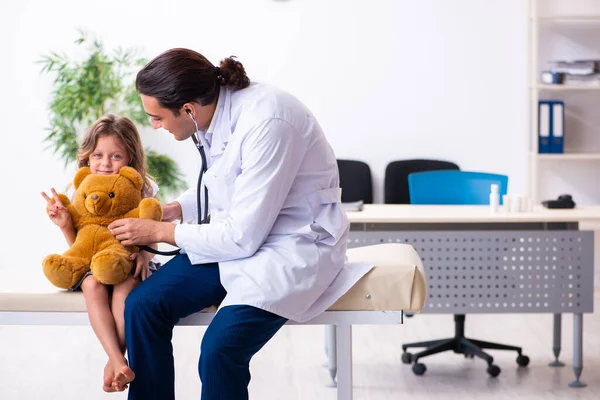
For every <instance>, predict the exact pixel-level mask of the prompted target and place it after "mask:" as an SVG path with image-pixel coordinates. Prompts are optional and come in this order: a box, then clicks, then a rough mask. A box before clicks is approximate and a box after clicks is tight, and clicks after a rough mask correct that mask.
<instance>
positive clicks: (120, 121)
mask: <svg viewBox="0 0 600 400" xmlns="http://www.w3.org/2000/svg"><path fill="white" fill-rule="evenodd" d="M77 162H78V167H79V168H81V167H84V166H88V167H90V169H91V172H92V174H116V173H117V172H118V171H119V169H120V168H121V167H123V166H130V167H133V168H135V169H136V170H137V171H138V172H139V173H140V175H142V176H143V177H144V185H143V188H142V193H143V197H155V196H156V194H157V192H158V186H157V185H156V184H155V183H154V182H153V181H152V180H151V179H150V178H149V177H148V174H147V172H146V158H145V155H144V149H143V147H142V142H141V139H140V135H139V133H138V131H137V129H136V127H135V125H134V124H133V122H131V120H129V119H128V118H125V117H118V116H114V115H111V114H108V115H105V116H103V117H101V118H100V119H99V120H97V121H96V122H94V124H92V126H91V127H90V128H89V130H88V131H87V133H86V135H85V137H84V138H83V142H82V143H81V146H80V148H79V151H78V153H77ZM51 192H52V198H50V197H49V196H48V195H46V193H43V192H42V196H43V197H44V198H45V199H46V201H47V202H48V205H47V208H48V215H49V217H50V219H51V220H52V222H54V223H55V224H56V225H58V227H60V229H61V230H62V232H63V234H64V236H65V239H66V240H67V242H68V244H69V246H70V245H72V244H73V242H74V241H75V229H74V227H73V223H72V221H71V216H70V214H69V212H68V211H67V209H66V207H64V206H63V204H62V203H61V202H60V200H59V198H58V194H57V193H56V191H55V190H54V189H51ZM74 194H75V190H71V191H70V192H69V193H68V194H67V195H68V197H70V199H71V201H73V197H74ZM131 258H132V259H133V260H135V263H136V265H135V272H134V274H133V275H131V276H129V277H128V278H127V279H126V280H124V281H123V282H121V283H119V284H118V285H114V286H112V287H109V286H107V285H104V284H102V283H99V282H98V281H96V280H95V279H94V277H93V276H92V275H91V274H90V273H88V274H87V275H85V276H84V277H83V278H81V280H80V281H79V283H77V284H76V285H75V286H74V287H73V288H71V290H79V289H81V290H82V291H83V295H84V297H85V302H86V305H87V310H88V315H89V318H90V324H91V325H92V328H93V330H94V333H95V334H96V336H97V337H98V339H99V340H100V343H101V344H102V347H103V348H104V351H106V354H107V355H108V362H107V364H106V367H104V384H103V389H104V390H105V391H106V392H113V391H115V390H116V388H117V387H123V386H124V385H123V382H130V381H131V380H132V379H133V378H134V377H135V376H134V373H133V371H132V370H131V369H130V368H129V366H128V363H127V359H126V358H125V328H124V316H123V312H124V309H125V298H126V297H127V295H128V294H129V292H131V290H133V288H135V287H136V286H137V284H138V282H139V280H138V278H139V277H140V276H141V279H142V280H143V279H146V277H147V276H148V268H149V266H150V267H155V266H156V263H154V262H152V261H151V259H152V255H151V254H150V253H147V252H144V251H142V252H140V253H139V254H133V255H132V257H131ZM111 292H112V296H111Z"/></svg>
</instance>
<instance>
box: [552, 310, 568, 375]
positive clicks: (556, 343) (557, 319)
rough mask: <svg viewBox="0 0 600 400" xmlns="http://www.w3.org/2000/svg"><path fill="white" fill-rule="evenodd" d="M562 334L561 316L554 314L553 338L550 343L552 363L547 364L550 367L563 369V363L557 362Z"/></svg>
mask: <svg viewBox="0 0 600 400" xmlns="http://www.w3.org/2000/svg"><path fill="white" fill-rule="evenodd" d="M561 332H562V314H554V336H553V341H552V351H553V352H554V361H552V362H551V363H550V364H548V365H549V366H550V367H564V366H565V363H564V362H562V361H559V360H558V356H559V355H560V345H561V341H562V339H561Z"/></svg>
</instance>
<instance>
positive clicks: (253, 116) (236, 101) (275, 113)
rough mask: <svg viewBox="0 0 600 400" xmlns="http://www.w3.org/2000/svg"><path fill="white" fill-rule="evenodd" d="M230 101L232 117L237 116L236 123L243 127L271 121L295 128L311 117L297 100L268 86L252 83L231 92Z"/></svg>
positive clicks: (282, 91) (280, 90)
mask: <svg viewBox="0 0 600 400" xmlns="http://www.w3.org/2000/svg"><path fill="white" fill-rule="evenodd" d="M232 100H233V101H232V116H234V115H236V114H237V115H238V117H239V118H238V123H240V122H241V123H242V125H243V126H257V125H260V124H263V123H264V122H265V121H268V120H271V119H281V120H284V121H287V122H288V123H290V124H291V125H294V126H297V125H298V124H300V125H303V122H304V121H303V120H304V119H305V118H306V117H312V114H311V113H310V111H309V110H308V108H307V107H306V106H305V105H304V104H303V103H302V102H301V101H300V100H299V99H298V98H296V97H295V96H293V95H292V94H290V93H288V92H286V91H284V90H282V89H280V88H278V87H276V86H274V85H270V84H263V83H259V82H252V84H251V85H250V86H249V87H247V88H245V89H241V90H238V91H235V92H233V93H232ZM236 108H237V110H235V109H236ZM236 111H237V112H236Z"/></svg>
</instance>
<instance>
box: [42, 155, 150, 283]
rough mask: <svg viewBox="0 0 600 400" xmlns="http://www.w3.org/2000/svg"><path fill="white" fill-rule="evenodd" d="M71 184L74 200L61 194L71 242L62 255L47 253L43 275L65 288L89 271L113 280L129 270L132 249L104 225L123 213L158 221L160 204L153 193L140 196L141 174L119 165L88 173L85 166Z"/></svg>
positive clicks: (118, 281)
mask: <svg viewBox="0 0 600 400" xmlns="http://www.w3.org/2000/svg"><path fill="white" fill-rule="evenodd" d="M73 184H74V186H75V189H76V192H75V199H74V201H73V203H71V202H70V201H69V199H68V198H67V196H65V195H64V194H60V195H59V197H60V200H61V202H62V203H63V205H64V206H65V207H66V208H67V209H68V210H69V213H70V214H71V219H72V221H73V226H74V228H75V231H76V232H77V236H76V238H75V243H73V245H72V246H71V248H70V249H69V250H67V251H66V252H65V253H64V254H63V255H62V256H61V255H58V254H52V255H49V256H48V257H46V258H45V259H44V261H43V266H44V274H45V275H46V277H47V278H48V280H50V282H52V284H54V285H55V286H57V287H59V288H63V289H68V288H71V287H73V286H74V285H75V284H76V283H77V282H79V281H80V280H81V278H82V277H83V275H84V274H85V273H86V272H88V271H90V270H91V271H92V275H93V276H94V278H96V280H97V281H98V282H101V283H104V284H107V285H116V284H118V283H120V282H122V281H123V280H124V279H125V278H126V277H127V275H128V274H129V273H130V272H131V268H132V267H133V261H131V260H130V259H129V256H130V254H131V252H133V251H136V248H135V247H127V248H125V247H124V246H123V245H122V244H121V243H120V242H119V241H117V240H116V239H115V238H114V236H113V235H112V234H111V233H110V232H109V231H108V225H109V224H110V223H111V222H113V221H115V220H118V219H121V218H149V219H153V220H155V221H160V220H161V218H162V208H161V206H160V203H159V202H158V201H157V200H156V199H154V198H145V199H142V191H141V190H142V185H143V180H142V176H141V175H140V174H139V173H138V172H137V171H136V170H135V169H133V168H131V167H122V168H121V169H120V171H119V173H118V174H114V175H96V174H92V173H91V171H90V169H89V168H87V167H83V168H81V169H79V171H77V174H75V179H74V180H73Z"/></svg>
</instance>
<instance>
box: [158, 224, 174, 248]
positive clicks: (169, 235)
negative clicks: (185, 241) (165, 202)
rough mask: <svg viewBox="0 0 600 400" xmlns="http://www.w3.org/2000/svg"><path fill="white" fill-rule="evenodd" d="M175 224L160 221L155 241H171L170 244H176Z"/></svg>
mask: <svg viewBox="0 0 600 400" xmlns="http://www.w3.org/2000/svg"><path fill="white" fill-rule="evenodd" d="M175 226H176V225H175V224H172V223H170V222H158V229H157V231H156V233H155V236H156V237H155V239H156V240H155V241H156V242H162V243H169V244H170V245H173V246H176V243H175Z"/></svg>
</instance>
